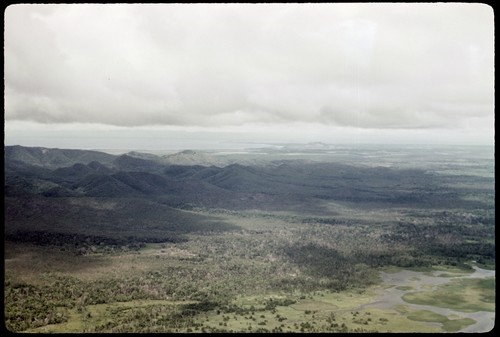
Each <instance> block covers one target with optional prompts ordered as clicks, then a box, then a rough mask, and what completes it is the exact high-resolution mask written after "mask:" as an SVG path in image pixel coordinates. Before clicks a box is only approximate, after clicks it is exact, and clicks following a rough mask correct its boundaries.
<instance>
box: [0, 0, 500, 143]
mask: <svg viewBox="0 0 500 337" xmlns="http://www.w3.org/2000/svg"><path fill="white" fill-rule="evenodd" d="M4 15H5V45H4V47H5V48H4V59H5V143H6V145H12V144H22V145H30V146H34V145H39V146H48V147H53V146H55V147H82V148H89V147H90V148H110V147H114V148H120V147H130V148H148V147H149V148H161V147H168V146H172V144H173V143H175V142H176V144H178V145H176V147H178V148H183V147H186V148H187V147H210V146H212V145H213V146H217V145H220V144H222V143H224V144H226V145H227V144H229V143H230V142H237V141H241V142H280V141H296V142H308V141H324V142H329V143H339V142H340V143H356V142H364V143H367V142H375V143H377V142H378V143H405V142H406V143H420V142H421V143H445V144H448V143H449V144H493V142H494V22H493V19H494V18H493V10H492V8H491V7H489V6H488V5H485V4H473V3H435V4H432V3H423V4H414V3H407V4H404V3H388V4H377V3H371V4H370V3H367V4H350V3H346V4H322V3H318V4H206V5H205V4H178V5H172V4H164V5H142V4H139V5H131V4H123V5H116V4H113V5H94V4H86V5H75V4H72V5H11V6H9V7H7V9H6V11H5V14H4ZM183 142H184V143H183ZM219 143H220V144H219ZM195 144H198V145H195Z"/></svg>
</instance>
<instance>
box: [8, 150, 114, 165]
mask: <svg viewBox="0 0 500 337" xmlns="http://www.w3.org/2000/svg"><path fill="white" fill-rule="evenodd" d="M4 158H5V161H6V162H9V161H20V162H23V163H26V164H30V165H35V166H41V167H47V168H52V169H53V168H58V167H67V166H71V165H74V164H76V163H82V164H88V163H90V162H92V161H97V162H100V163H102V164H104V165H108V164H110V163H111V162H112V161H113V160H114V159H115V156H113V155H110V154H107V153H103V152H98V151H91V150H70V149H48V148H43V147H24V146H19V145H15V146H6V147H4Z"/></svg>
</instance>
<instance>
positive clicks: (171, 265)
mask: <svg viewBox="0 0 500 337" xmlns="http://www.w3.org/2000/svg"><path fill="white" fill-rule="evenodd" d="M5 152H6V164H5V170H6V171H5V199H4V200H5V225H6V226H5V239H6V241H5V245H6V246H5V247H6V248H5V263H6V269H5V283H4V284H5V286H4V291H5V323H6V326H7V328H8V329H9V330H11V331H38V330H30V329H36V328H42V327H47V326H49V327H50V325H51V324H57V325H56V326H57V327H59V328H54V329H61V330H59V331H60V332H64V331H74V332H76V331H87V332H179V331H180V332H195V331H199V332H203V331H205V332H217V331H252V332H257V331H262V332H280V331H296V332H301V331H302V332H308V331H309V332H310V331H336V332H346V331H380V329H381V328H382V327H383V326H385V325H387V322H386V317H385V316H383V317H382V316H381V317H379V319H377V320H375V319H372V317H374V316H370V315H374V313H373V314H370V313H368V314H367V313H366V312H363V313H362V314H359V313H358V314H356V312H355V311H353V313H352V321H349V322H344V321H342V322H341V321H340V320H338V321H335V318H334V317H330V316H324V315H323V314H320V313H315V312H314V310H313V309H311V308H310V307H308V306H307V303H308V302H307V301H312V300H313V298H314V299H315V301H320V300H321V297H322V296H325V297H329V296H330V297H332V296H347V295H346V294H352V293H355V294H362V293H363V291H364V289H368V288H369V287H370V286H374V285H376V284H377V283H378V282H379V278H378V270H379V269H380V268H382V267H391V266H397V267H402V268H420V269H422V268H432V267H435V266H454V267H458V268H460V269H461V270H463V271H467V270H470V269H471V267H470V262H471V261H473V260H474V261H476V262H477V263H478V265H480V266H482V267H485V268H493V267H494V262H495V239H494V234H495V231H494V223H495V210H494V188H493V187H494V186H493V185H494V184H493V181H494V180H493V178H492V177H488V176H483V175H481V176H479V175H465V174H462V175H457V174H455V175H446V174H443V173H439V174H438V173H436V172H430V171H428V170H424V169H420V168H419V169H413V168H386V167H370V166H360V165H346V164H339V163H328V162H304V161H295V160H294V161H290V160H288V161H283V160H279V161H272V162H268V163H266V164H265V165H253V166H247V165H240V164H232V165H228V166H224V167H216V166H204V165H191V166H186V165H184V166H182V165H172V164H166V163H165V162H162V160H161V158H153V157H151V156H143V157H141V158H140V157H139V155H138V154H135V155H134V156H131V155H124V156H112V155H107V154H102V153H99V152H92V151H87V152H86V151H77V150H73V151H67V150H56V149H50V150H48V151H42V150H41V149H30V148H21V147H13V148H11V147H6V151H5ZM488 282H489V281H488ZM487 286H488V287H490V284H488V285H487ZM313 294H315V295H313ZM489 294H490V293H489ZM360 296H361V295H360ZM489 296H490V298H491V294H490V295H489ZM248 301H249V302H248ZM247 302H248V303H247ZM315 303H316V304H315V305H317V302H315ZM324 305H326V304H324ZM291 307H294V308H295V309H294V310H298V309H297V308H303V310H302V309H300V310H299V311H300V313H301V315H302V316H300V317H298V316H297V317H295V316H294V315H295V314H293V312H292V311H290V312H289V311H287V310H289V308H291ZM325 310H327V309H325ZM328 310H330V309H328ZM315 315H316V316H315ZM322 315H323V316H322ZM412 315H413V316H411V317H413V318H414V319H415V320H419V319H421V316H422V315H423V314H421V313H417V314H415V313H413V314H412ZM426 315H427V314H426ZM423 316H425V315H423ZM294 317H295V318H294ZM436 317H437V316H436ZM433 318H435V317H434V316H433ZM439 319H440V321H442V322H443V324H446V329H449V331H452V330H453V327H454V326H458V327H460V326H462V325H463V324H465V323H464V322H468V321H464V320H462V321H458V320H456V321H450V320H447V319H446V320H445V319H441V318H440V317H439ZM375 321H376V322H375ZM252 322H253V323H252ZM375 323H376V324H375ZM353 324H354V325H353ZM468 324H471V323H470V322H469V323H468ZM465 325H467V324H465Z"/></svg>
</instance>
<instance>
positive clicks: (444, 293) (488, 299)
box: [403, 278, 495, 312]
mask: <svg viewBox="0 0 500 337" xmlns="http://www.w3.org/2000/svg"><path fill="white" fill-rule="evenodd" d="M403 299H404V300H405V301H406V302H408V303H413V304H423V305H432V306H436V307H441V308H450V309H454V310H458V311H463V312H474V311H495V280H494V279H492V278H491V279H474V278H471V279H459V280H456V279H453V280H451V281H450V283H447V284H445V285H442V286H439V287H438V288H437V289H436V290H434V291H429V292H416V293H409V294H405V295H404V296H403Z"/></svg>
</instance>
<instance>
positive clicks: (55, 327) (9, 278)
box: [5, 211, 494, 333]
mask: <svg viewBox="0 0 500 337" xmlns="http://www.w3.org/2000/svg"><path fill="white" fill-rule="evenodd" d="M191 212H194V213H197V212H199V214H200V215H204V214H205V215H210V216H217V217H220V220H221V221H224V222H226V223H230V224H233V225H234V226H238V228H239V230H234V231H225V232H220V231H216V232H208V231H207V232H203V233H201V234H200V233H190V234H187V235H186V236H187V238H188V240H186V241H182V242H169V243H146V244H144V245H142V246H140V247H137V248H136V249H132V248H127V247H123V249H117V250H114V251H110V250H107V249H96V250H91V249H88V250H86V253H85V254H83V255H82V254H76V253H75V251H71V250H69V251H68V250H67V249H68V247H65V246H63V247H61V246H52V245H49V246H40V245H36V244H30V243H20V242H6V246H5V250H6V256H5V266H6V283H5V290H6V292H5V295H6V297H5V298H6V307H5V313H6V324H7V327H8V328H9V329H11V330H13V331H25V332H54V333H58V332H203V331H204V332H221V331H225V332H231V331H232V332H242V331H243V332H389V331H390V332H439V331H457V330H459V329H461V328H462V327H464V326H467V325H470V324H472V323H473V321H471V320H470V319H466V318H463V317H458V318H451V317H446V316H444V317H441V316H439V315H435V316H432V315H430V316H429V315H427V314H424V313H422V312H418V311H415V310H410V309H407V310H400V309H401V308H399V309H398V308H380V307H377V306H373V305H371V303H373V302H374V301H375V299H376V297H377V294H379V293H380V291H383V289H384V288H386V287H387V286H388V285H385V284H380V282H381V279H380V278H379V277H378V271H379V270H385V271H393V272H396V271H398V270H404V268H405V267H403V266H394V265H392V264H390V263H389V264H387V265H385V266H384V267H378V266H377V265H369V264H368V263H369V262H370V261H371V259H368V260H364V261H365V262H363V260H361V259H360V257H359V256H358V255H357V254H358V252H359V251H363V249H364V248H367V247H368V248H369V249H370V250H371V253H372V254H376V256H384V255H380V253H381V252H387V251H392V252H400V253H402V254H407V253H408V249H406V250H405V249H403V247H399V246H397V245H385V244H384V241H383V240H382V239H381V238H383V237H384V236H383V235H384V230H383V228H384V227H383V226H382V227H379V228H377V229H371V228H370V227H369V226H367V225H365V224H363V223H362V224H360V225H348V226H347V225H336V226H325V225H323V224H320V223H314V222H312V221H311V220H310V219H309V220H307V221H308V223H307V225H304V219H303V218H301V217H299V216H296V215H295V216H292V215H290V214H282V213H279V214H272V213H261V212H227V211H219V212H215V211H211V212H209V214H208V213H205V212H201V211H191ZM101 248H102V247H101ZM365 251H366V249H365ZM365 257H366V256H365ZM408 258H409V256H408ZM388 261H392V260H388ZM436 261H439V260H436ZM414 268H416V269H418V270H420V271H427V272H431V271H433V272H443V273H448V274H450V275H466V271H467V272H470V270H469V269H464V268H463V267H462V266H461V265H459V266H458V267H457V266H449V265H443V264H437V265H429V266H428V267H418V266H417V267H414ZM450 279H452V281H451V282H450V283H449V286H448V287H447V288H443V289H441V288H440V289H439V291H438V294H442V295H441V297H439V296H438V297H437V298H454V299H455V301H456V303H459V302H460V303H462V304H461V307H460V308H466V309H467V310H469V311H473V310H485V309H487V310H492V308H494V303H491V301H492V300H493V299H494V296H493V295H494V291H493V290H492V283H491V281H490V280H480V281H478V280H474V279H460V280H454V278H450ZM418 281H419V280H418V278H415V280H413V282H418ZM453 281H458V282H453ZM400 290H405V291H411V290H412V289H411V288H410V287H400ZM492 291H493V292H492ZM463 293H466V294H469V295H467V296H465V297H460V298H459V297H457V296H458V294H463ZM424 295H425V296H424ZM406 296H409V301H412V300H413V301H420V302H425V301H426V300H427V299H428V297H432V296H431V295H430V294H429V295H428V296H427V294H426V293H425V292H418V293H413V294H408V295H406ZM412 296H413V297H412ZM445 296H447V297H445ZM405 299H407V298H405ZM434 301H435V302H433V303H430V304H431V305H438V306H439V302H437V301H438V300H437V299H434ZM426 303H427V302H426ZM427 304H429V303H427ZM457 305H458V304H457ZM26 308H31V309H30V310H27V309H26ZM438 317H439V319H440V321H439V322H436V320H437V318H438ZM445 318H446V319H445ZM430 323H439V324H438V325H435V324H430Z"/></svg>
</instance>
